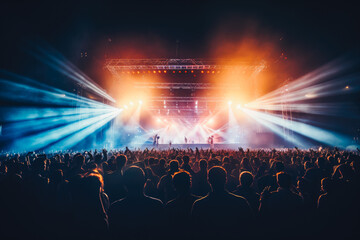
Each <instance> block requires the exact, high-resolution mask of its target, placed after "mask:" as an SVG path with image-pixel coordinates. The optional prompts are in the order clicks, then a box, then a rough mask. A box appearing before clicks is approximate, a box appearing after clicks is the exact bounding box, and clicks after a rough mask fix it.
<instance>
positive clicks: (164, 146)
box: [128, 143, 269, 150]
mask: <svg viewBox="0 0 360 240" xmlns="http://www.w3.org/2000/svg"><path fill="white" fill-rule="evenodd" d="M128 147H129V149H135V148H136V149H142V150H143V149H145V148H148V149H152V148H155V149H159V150H167V149H170V148H171V149H172V148H176V149H188V148H191V149H193V150H195V149H196V148H198V149H235V150H238V149H239V148H240V147H241V148H243V149H247V148H269V146H251V147H250V146H246V145H244V144H240V143H217V144H214V145H213V147H211V146H210V144H205V143H204V144H171V146H170V145H169V144H159V145H157V146H155V145H153V144H142V145H141V144H139V145H137V144H134V145H132V146H128Z"/></svg>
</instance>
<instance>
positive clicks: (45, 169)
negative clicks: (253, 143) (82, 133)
mask: <svg viewBox="0 0 360 240" xmlns="http://www.w3.org/2000/svg"><path fill="white" fill-rule="evenodd" d="M0 191H1V194H0V209H1V210H0V223H1V224H0V230H1V235H0V236H1V239H159V240H160V239H170V238H171V239H264V238H268V239H280V238H283V239H285V238H293V239H294V238H299V239H300V238H301V239H305V238H321V239H332V238H334V239H335V238H336V239H345V238H353V239H359V238H358V237H360V234H359V233H360V227H359V225H358V223H359V218H360V156H359V152H350V151H342V150H339V149H337V148H334V149H320V150H316V151H315V150H300V149H297V148H295V149H280V150H275V149H272V150H265V149H258V150H249V149H247V150H243V149H242V148H239V149H238V150H210V149H206V150H203V149H197V148H196V149H195V150H193V149H168V150H157V149H145V150H140V149H139V150H129V149H128V148H126V150H111V151H109V152H108V151H106V150H105V149H104V150H102V151H100V152H97V151H96V150H95V151H88V152H86V151H85V152H73V151H63V152H61V151H60V152H49V153H47V154H42V153H35V152H29V153H27V154H26V153H25V154H2V155H1V156H0Z"/></svg>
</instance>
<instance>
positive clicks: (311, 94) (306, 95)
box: [305, 93, 316, 98]
mask: <svg viewBox="0 0 360 240" xmlns="http://www.w3.org/2000/svg"><path fill="white" fill-rule="evenodd" d="M305 97H306V98H314V97H316V94H315V93H307V94H305Z"/></svg>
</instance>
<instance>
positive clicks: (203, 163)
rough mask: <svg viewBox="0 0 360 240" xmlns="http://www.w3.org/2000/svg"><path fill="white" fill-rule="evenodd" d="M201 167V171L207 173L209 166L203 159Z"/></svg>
mask: <svg viewBox="0 0 360 240" xmlns="http://www.w3.org/2000/svg"><path fill="white" fill-rule="evenodd" d="M199 165H200V170H202V171H207V166H208V164H207V161H206V160H205V159H201V160H200V163H199Z"/></svg>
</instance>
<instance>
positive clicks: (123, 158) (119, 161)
mask: <svg viewBox="0 0 360 240" xmlns="http://www.w3.org/2000/svg"><path fill="white" fill-rule="evenodd" d="M126 162H127V157H126V156H125V155H124V154H121V155H119V156H117V157H116V166H117V169H118V170H121V169H122V168H123V167H124V166H125V164H126Z"/></svg>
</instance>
